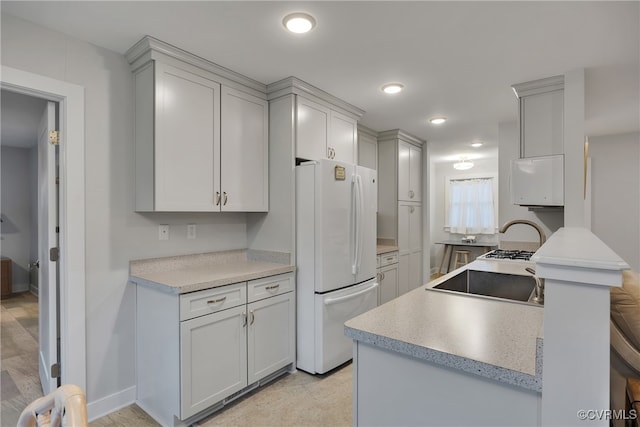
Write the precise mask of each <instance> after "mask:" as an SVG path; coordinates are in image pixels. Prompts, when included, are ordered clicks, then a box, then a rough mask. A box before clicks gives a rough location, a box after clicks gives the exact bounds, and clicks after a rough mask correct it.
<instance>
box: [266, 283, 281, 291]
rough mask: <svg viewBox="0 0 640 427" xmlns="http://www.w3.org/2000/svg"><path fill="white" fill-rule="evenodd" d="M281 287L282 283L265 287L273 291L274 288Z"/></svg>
mask: <svg viewBox="0 0 640 427" xmlns="http://www.w3.org/2000/svg"><path fill="white" fill-rule="evenodd" d="M279 287H280V283H278V284H276V285H271V286H266V287H265V289H266V290H268V291H272V290H274V289H278V288H279Z"/></svg>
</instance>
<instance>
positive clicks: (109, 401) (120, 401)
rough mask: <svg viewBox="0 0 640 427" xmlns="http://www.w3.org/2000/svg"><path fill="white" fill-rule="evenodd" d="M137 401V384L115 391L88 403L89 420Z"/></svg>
mask: <svg viewBox="0 0 640 427" xmlns="http://www.w3.org/2000/svg"><path fill="white" fill-rule="evenodd" d="M135 401H136V386H133V387H129V388H127V389H125V390H122V391H119V392H117V393H113V394H111V395H109V396H106V397H103V398H102V399H98V400H95V401H93V402H89V403H87V417H88V418H89V421H95V420H96V419H98V418H100V417H104V416H105V415H108V414H110V413H112V412H115V411H117V410H118V409H121V408H124V407H125V406H129V405H131V404H133V403H135Z"/></svg>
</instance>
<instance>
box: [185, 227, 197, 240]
mask: <svg viewBox="0 0 640 427" xmlns="http://www.w3.org/2000/svg"><path fill="white" fill-rule="evenodd" d="M195 238H196V225H195V224H187V239H195Z"/></svg>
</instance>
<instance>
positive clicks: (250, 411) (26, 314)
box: [0, 293, 353, 427]
mask: <svg viewBox="0 0 640 427" xmlns="http://www.w3.org/2000/svg"><path fill="white" fill-rule="evenodd" d="M0 306H1V310H2V312H1V314H2V329H1V331H0V335H1V336H2V344H1V347H0V353H1V360H2V365H1V370H0V381H1V382H2V386H1V397H0V399H1V401H2V409H1V412H0V426H15V425H16V422H17V420H18V417H19V416H20V413H21V412H22V409H23V408H24V407H25V406H26V405H27V404H28V403H30V402H31V401H33V400H35V399H36V398H38V397H40V396H42V390H41V388H40V379H39V376H38V359H37V353H38V301H37V299H36V297H35V296H33V295H31V294H30V293H22V294H16V295H14V296H13V297H12V298H9V299H6V300H2V303H1V304H0ZM351 379H352V365H351V364H347V365H344V366H342V367H339V368H337V369H335V370H334V371H332V372H331V373H329V374H325V375H315V376H314V375H309V374H307V373H305V372H302V371H298V372H296V373H294V374H287V375H284V376H282V377H280V378H278V379H277V380H275V381H273V382H272V383H270V384H267V385H266V386H264V387H262V388H260V389H258V390H254V391H253V392H251V393H249V394H247V395H246V396H244V397H242V398H240V399H238V400H236V401H235V402H233V403H231V404H229V405H228V406H227V407H226V408H224V409H222V410H221V411H218V412H216V413H215V414H213V415H211V416H209V417H207V418H205V419H203V420H202V421H200V422H199V423H197V424H196V425H197V426H202V427H208V426H211V427H212V426H228V427H231V426H238V427H240V426H250V425H252V426H264V427H269V426H309V427H312V426H331V427H339V426H350V425H352V409H351V399H352V392H353V386H352V382H351ZM157 425H158V424H157V423H156V422H155V421H154V420H153V419H151V418H150V417H149V416H148V415H147V414H146V413H145V412H144V411H142V410H141V409H140V408H139V407H138V406H137V405H130V406H127V407H125V408H123V409H121V410H119V411H115V412H113V413H111V414H109V415H107V416H104V417H102V418H99V419H97V420H94V421H93V422H91V423H90V426H91V427H107V426H123V427H129V426H130V427H134V426H135V427H138V426H140V427H145V426H157Z"/></svg>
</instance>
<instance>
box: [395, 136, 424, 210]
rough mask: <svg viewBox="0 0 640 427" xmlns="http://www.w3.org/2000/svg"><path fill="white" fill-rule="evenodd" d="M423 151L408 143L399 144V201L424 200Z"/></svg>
mask: <svg viewBox="0 0 640 427" xmlns="http://www.w3.org/2000/svg"><path fill="white" fill-rule="evenodd" d="M421 181H422V150H421V149H420V148H418V147H416V146H414V145H411V144H407V143H406V142H402V141H400V142H398V200H405V201H408V202H419V201H421V200H422V195H421V193H422V182H421Z"/></svg>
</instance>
